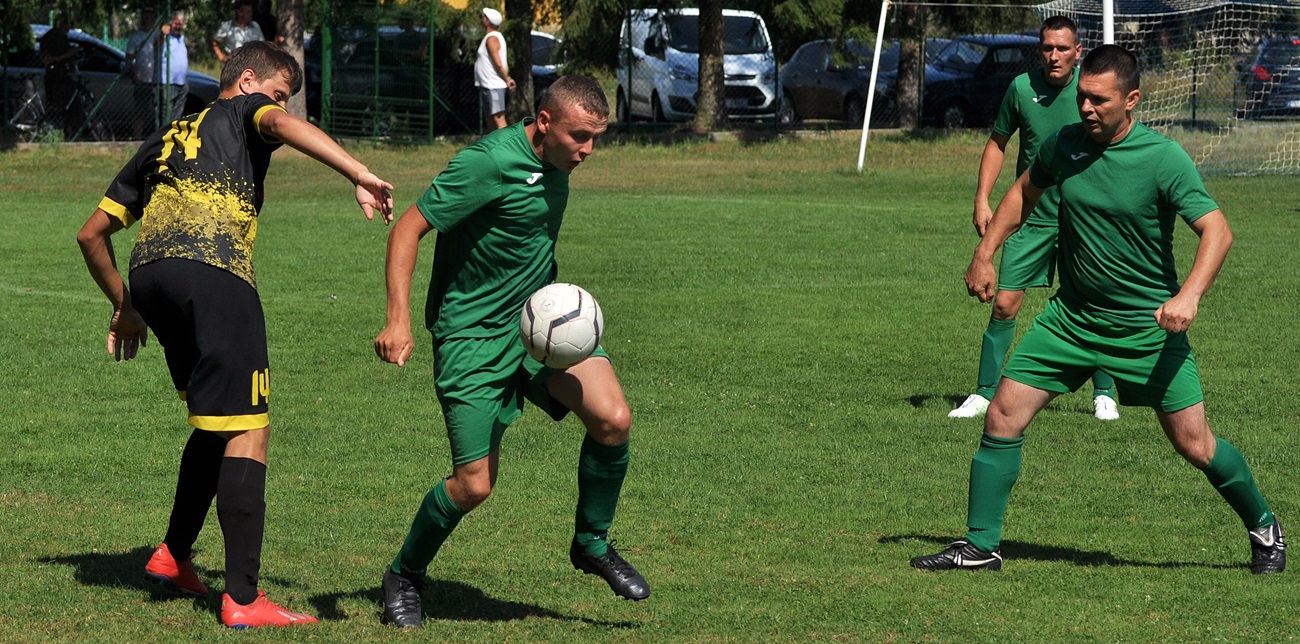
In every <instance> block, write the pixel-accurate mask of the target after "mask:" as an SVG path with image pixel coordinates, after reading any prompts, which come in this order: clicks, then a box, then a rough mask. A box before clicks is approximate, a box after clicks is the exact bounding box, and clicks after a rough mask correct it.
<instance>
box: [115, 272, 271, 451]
mask: <svg viewBox="0 0 1300 644" xmlns="http://www.w3.org/2000/svg"><path fill="white" fill-rule="evenodd" d="M131 301H132V303H133V304H134V305H135V308H136V310H137V311H139V312H140V315H141V317H143V318H144V321H145V323H147V324H148V325H149V329H150V330H152V331H153V334H154V337H156V338H157V339H158V342H159V343H160V344H162V346H163V350H164V353H165V354H166V356H167V369H168V370H169V371H171V376H172V382H173V383H174V384H175V385H176V391H177V392H179V393H180V395H181V399H182V400H184V401H185V403H186V405H187V406H188V407H189V423H190V425H193V426H194V427H197V428H198V429H205V430H208V431H218V432H220V431H242V430H249V429H261V428H263V427H266V426H267V425H269V424H270V420H269V418H268V416H267V396H268V395H269V394H270V368H269V360H268V358H267V351H266V320H265V318H264V317H263V315H262V302H261V300H260V299H259V298H258V296H257V290H256V289H254V288H253V287H252V285H250V284H249V283H248V282H245V281H244V280H242V279H240V278H239V277H236V276H235V275H234V274H233V273H230V272H229V271H225V270H222V269H220V268H217V267H215V266H209V265H207V264H203V263H201V262H195V261H190V260H187V259H161V260H158V261H156V262H151V263H148V264H145V265H144V266H140V267H137V268H136V269H134V270H132V271H131Z"/></svg>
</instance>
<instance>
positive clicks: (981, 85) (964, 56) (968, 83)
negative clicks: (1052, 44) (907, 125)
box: [883, 34, 1041, 128]
mask: <svg viewBox="0 0 1300 644" xmlns="http://www.w3.org/2000/svg"><path fill="white" fill-rule="evenodd" d="M1040 64H1041V63H1040V62H1039V57H1038V38H1037V37H1035V36H1025V35H1020V34H980V35H972V36H958V37H957V38H955V39H953V40H952V42H950V43H948V45H947V46H946V47H944V48H943V49H942V50H940V51H939V53H937V54H935V56H934V58H932V59H930V62H929V64H927V65H926V66H925V93H924V94H923V95H922V97H921V103H922V109H921V112H922V113H921V122H922V123H923V124H932V125H938V126H940V127H947V128H955V127H970V126H985V125H989V124H991V123H992V122H993V119H994V118H995V117H996V116H997V113H998V106H999V105H1001V104H1002V96H1003V95H1004V94H1006V92H1007V88H1008V87H1010V86H1011V81H1012V80H1013V79H1015V77H1016V76H1018V75H1020V74H1023V73H1025V72H1027V71H1029V70H1031V69H1033V68H1034V67H1035V66H1037V65H1040ZM895 76H896V74H889V75H887V76H886V77H885V82H884V83H883V84H884V85H885V86H886V87H887V88H888V91H889V92H890V100H891V102H892V101H893V100H894V95H895V91H894V88H896V87H897V85H898V82H897V78H895Z"/></svg>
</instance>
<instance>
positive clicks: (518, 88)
mask: <svg viewBox="0 0 1300 644" xmlns="http://www.w3.org/2000/svg"><path fill="white" fill-rule="evenodd" d="M506 16H508V17H509V20H508V21H507V22H506V25H505V27H506V28H505V29H503V30H502V33H503V34H504V35H505V37H506V53H507V54H508V55H509V57H510V60H508V61H506V66H508V67H509V68H510V77H511V78H513V79H515V91H513V92H509V93H507V95H506V120H507V121H509V122H511V123H518V122H519V121H521V120H523V119H524V118H525V117H528V116H532V115H533V35H532V34H533V3H532V0H506Z"/></svg>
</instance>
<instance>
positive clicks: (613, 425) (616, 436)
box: [586, 404, 632, 446]
mask: <svg viewBox="0 0 1300 644" xmlns="http://www.w3.org/2000/svg"><path fill="white" fill-rule="evenodd" d="M586 425H587V435H588V436H591V438H592V440H594V441H596V442H597V443H600V444H601V445H610V446H613V445H623V444H626V443H627V442H628V440H630V439H631V437H632V410H631V408H629V407H628V406H627V405H626V404H623V405H618V406H617V407H615V408H613V409H611V410H609V411H608V412H606V413H604V414H602V415H601V416H600V417H597V418H593V419H591V420H590V421H588V422H587V423H586Z"/></svg>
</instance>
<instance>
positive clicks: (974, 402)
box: [948, 394, 1118, 418]
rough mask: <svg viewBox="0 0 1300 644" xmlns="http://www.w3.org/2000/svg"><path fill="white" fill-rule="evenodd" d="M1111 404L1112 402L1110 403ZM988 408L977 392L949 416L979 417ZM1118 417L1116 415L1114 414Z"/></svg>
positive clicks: (985, 401) (949, 413)
mask: <svg viewBox="0 0 1300 644" xmlns="http://www.w3.org/2000/svg"><path fill="white" fill-rule="evenodd" d="M1112 404H1113V403H1112ZM988 410H989V399H988V398H985V397H984V396H981V395H979V394H971V395H969V396H967V397H966V401H965V402H963V403H962V404H961V407H958V408H956V409H954V410H952V411H950V412H948V417H949V418H979V417H980V416H983V415H984V412H986V411H988ZM1116 417H1117V418H1118V416H1116Z"/></svg>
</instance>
